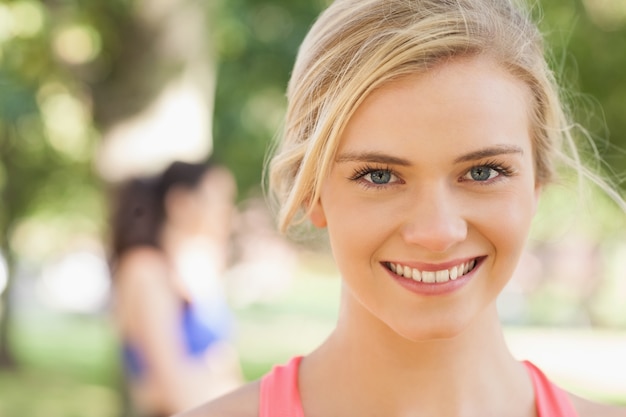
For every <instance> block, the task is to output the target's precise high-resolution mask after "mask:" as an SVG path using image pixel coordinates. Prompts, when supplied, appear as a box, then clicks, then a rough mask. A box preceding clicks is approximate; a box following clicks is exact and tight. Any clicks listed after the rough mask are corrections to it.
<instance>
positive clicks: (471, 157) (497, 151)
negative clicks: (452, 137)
mask: <svg viewBox="0 0 626 417" xmlns="http://www.w3.org/2000/svg"><path fill="white" fill-rule="evenodd" d="M515 153H516V154H520V155H523V154H524V150H523V149H522V148H520V147H519V146H515V145H495V146H490V147H488V148H483V149H478V150H476V151H473V152H470V153H467V154H465V155H461V156H459V157H458V158H456V159H455V160H454V162H455V163H459V162H469V161H476V160H478V159H483V158H489V157H491V156H498V155H507V154H515Z"/></svg>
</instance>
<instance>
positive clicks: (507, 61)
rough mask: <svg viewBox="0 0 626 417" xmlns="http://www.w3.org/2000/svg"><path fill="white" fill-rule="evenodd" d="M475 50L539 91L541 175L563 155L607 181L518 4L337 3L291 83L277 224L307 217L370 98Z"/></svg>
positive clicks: (275, 166) (276, 183)
mask: <svg viewBox="0 0 626 417" xmlns="http://www.w3.org/2000/svg"><path fill="white" fill-rule="evenodd" d="M476 55H485V56H488V57H490V58H491V59H493V60H494V61H495V62H498V63H499V64H500V65H502V66H503V67H504V68H506V69H507V70H508V71H510V73H511V74H513V75H514V76H516V77H517V78H518V79H520V80H521V81H523V82H525V83H526V84H527V85H528V86H529V88H530V90H531V92H532V95H533V99H534V100H533V107H532V109H531V112H530V114H531V123H532V137H533V145H534V149H533V151H534V160H535V168H536V178H537V181H538V182H539V183H547V182H550V181H552V180H553V178H554V175H555V162H557V160H558V161H560V162H564V163H565V164H567V165H570V166H574V167H575V168H576V169H577V171H578V172H579V173H581V175H589V176H591V177H592V179H593V180H594V181H595V182H599V183H602V181H601V179H600V178H599V177H597V176H594V175H593V174H592V173H591V172H590V171H589V170H586V169H585V168H584V167H583V165H582V164H581V161H580V158H579V156H578V153H577V151H576V146H575V145H574V142H573V139H572V135H571V133H570V125H569V122H568V117H567V115H566V112H565V111H564V106H563V105H562V103H561V101H560V98H559V90H558V87H557V83H556V82H555V79H554V76H553V73H552V72H551V70H550V68H549V66H548V64H547V62H546V59H545V57H544V47H543V38H542V35H541V33H540V32H539V30H538V28H537V27H536V25H535V24H534V23H533V22H532V20H531V18H530V16H529V14H528V13H527V12H525V11H524V10H523V9H522V8H521V7H519V6H518V5H516V4H514V3H513V0H336V1H335V2H334V3H333V4H331V5H330V6H329V7H328V8H327V9H326V10H325V11H324V12H323V13H322V14H321V15H320V17H319V18H318V20H317V21H316V22H315V24H314V25H313V27H312V28H311V30H310V31H309V33H308V35H307V36H306V38H305V39H304V41H303V43H302V45H301V47H300V50H299V53H298V56H297V59H296V63H295V66H294V69H293V73H292V76H291V79H290V81H289V85H288V89H287V99H288V105H287V114H286V118H285V126H284V130H283V134H282V137H281V142H280V143H279V147H278V148H277V151H276V153H275V155H274V157H273V159H272V160H271V161H270V164H269V177H268V179H269V187H270V188H269V191H270V192H271V193H272V195H273V196H274V197H275V201H276V202H277V203H278V204H279V207H280V208H279V212H278V223H279V228H280V230H281V231H283V232H286V231H287V230H288V229H289V227H290V226H292V225H294V224H298V223H301V222H302V221H303V220H305V219H306V215H307V212H308V210H309V208H310V206H311V204H310V203H311V202H313V201H316V199H317V198H318V197H319V192H320V186H321V183H322V180H323V178H324V177H325V176H326V175H327V174H328V171H329V169H330V166H331V163H332V161H333V159H334V156H335V152H336V149H337V147H338V144H339V140H340V137H341V135H342V131H343V129H344V127H345V126H346V124H347V122H348V120H349V119H350V117H351V116H352V114H353V113H354V111H355V110H356V108H357V107H358V106H359V105H360V103H361V102H362V101H363V100H364V99H365V98H366V97H367V96H368V94H370V93H371V92H372V91H373V90H374V89H376V88H378V87H380V86H381V85H383V84H384V83H387V82H389V81H391V80H394V79H398V78H400V77H403V76H406V75H409V74H415V73H423V72H425V71H428V70H429V69H431V68H432V67H434V66H435V65H437V64H440V63H441V62H444V61H446V60H448V59H452V58H456V57H466V56H476ZM568 155H569V156H568ZM602 184H603V183H602ZM603 188H606V189H607V190H610V187H608V186H606V187H603Z"/></svg>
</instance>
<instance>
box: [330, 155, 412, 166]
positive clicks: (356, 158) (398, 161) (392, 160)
mask: <svg viewBox="0 0 626 417" xmlns="http://www.w3.org/2000/svg"><path fill="white" fill-rule="evenodd" d="M335 162H337V163H343V162H370V163H379V164H389V165H401V166H409V165H411V162H410V161H409V160H408V159H403V158H398V157H397V156H392V155H387V154H383V153H379V152H346V153H343V154H341V155H339V156H337V158H336V159H335Z"/></svg>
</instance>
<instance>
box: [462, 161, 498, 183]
mask: <svg viewBox="0 0 626 417" xmlns="http://www.w3.org/2000/svg"><path fill="white" fill-rule="evenodd" d="M498 175H500V173H499V172H498V171H497V170H495V169H493V168H492V167H490V166H486V165H481V166H477V167H473V168H471V169H470V170H469V171H468V173H467V174H465V177H464V178H465V179H471V180H473V181H488V180H490V179H492V178H495V177H497V176H498Z"/></svg>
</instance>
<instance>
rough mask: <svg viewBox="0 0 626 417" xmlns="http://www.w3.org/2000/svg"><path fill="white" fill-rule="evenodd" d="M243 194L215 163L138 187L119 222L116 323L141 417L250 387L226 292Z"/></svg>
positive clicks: (133, 185) (120, 209)
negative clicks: (236, 215) (238, 194)
mask: <svg viewBox="0 0 626 417" xmlns="http://www.w3.org/2000/svg"><path fill="white" fill-rule="evenodd" d="M235 197H236V185H235V181H234V178H233V176H232V174H231V173H230V171H229V170H227V169H226V168H224V167H221V166H216V165H214V164H213V163H211V162H209V163H205V164H189V163H184V162H174V163H172V164H171V165H170V166H169V167H168V168H167V169H166V170H165V171H164V172H163V173H162V175H160V176H157V177H152V178H142V179H133V180H130V181H128V182H127V183H126V184H124V185H123V186H122V187H121V188H120V189H119V192H118V194H117V196H116V199H115V202H116V206H115V207H114V210H113V221H112V245H111V246H112V247H111V251H112V254H111V255H112V260H111V268H112V276H113V281H114V288H115V289H114V317H115V319H116V324H117V326H118V329H119V333H120V339H121V343H122V354H123V361H124V367H125V371H126V376H127V380H128V387H129V391H130V396H131V400H132V403H133V406H134V408H136V411H137V412H138V413H139V414H140V415H141V416H165V415H170V414H172V413H175V412H178V411H181V410H184V409H186V408H189V407H191V406H194V405H196V404H199V403H201V402H202V401H205V400H207V399H210V398H212V397H214V396H216V395H219V394H221V393H224V392H225V391H228V390H230V389H232V388H234V387H236V386H238V385H239V384H240V383H241V382H242V379H243V378H242V376H241V372H240V368H239V360H238V357H237V355H236V353H235V350H234V348H233V346H232V344H231V341H230V337H231V333H232V325H233V317H232V315H231V312H230V310H229V307H228V305H227V302H226V298H225V294H224V290H223V287H222V284H221V282H220V281H221V278H222V274H223V272H224V270H225V267H226V265H227V261H228V255H229V247H230V244H229V241H230V236H231V228H232V220H233V215H234V213H235V205H234V201H235Z"/></svg>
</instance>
